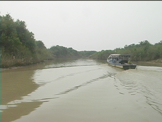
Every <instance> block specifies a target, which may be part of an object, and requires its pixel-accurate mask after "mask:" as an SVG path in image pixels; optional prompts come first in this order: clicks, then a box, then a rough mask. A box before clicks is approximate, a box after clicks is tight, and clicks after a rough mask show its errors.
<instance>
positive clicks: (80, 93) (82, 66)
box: [0, 59, 162, 122]
mask: <svg viewBox="0 0 162 122" xmlns="http://www.w3.org/2000/svg"><path fill="white" fill-rule="evenodd" d="M161 96H162V67H157V66H139V65H138V66H137V69H130V70H122V69H118V68H115V67H111V66H109V65H108V64H107V63H106V61H105V62H98V61H95V60H90V59H79V60H71V61H50V62H45V63H41V64H37V65H32V66H27V67H21V68H15V69H9V70H3V71H1V106H0V107H1V121H2V122H162V97H161Z"/></svg>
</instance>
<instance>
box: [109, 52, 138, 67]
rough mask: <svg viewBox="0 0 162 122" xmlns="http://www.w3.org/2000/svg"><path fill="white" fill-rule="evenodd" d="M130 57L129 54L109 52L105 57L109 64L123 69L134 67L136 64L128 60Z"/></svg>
mask: <svg viewBox="0 0 162 122" xmlns="http://www.w3.org/2000/svg"><path fill="white" fill-rule="evenodd" d="M130 57H131V55H130V54H111V55H109V57H108V58H107V62H108V63H109V64H110V65H111V66H115V67H118V68H122V69H124V70H127V69H135V68H136V64H132V63H131V62H130Z"/></svg>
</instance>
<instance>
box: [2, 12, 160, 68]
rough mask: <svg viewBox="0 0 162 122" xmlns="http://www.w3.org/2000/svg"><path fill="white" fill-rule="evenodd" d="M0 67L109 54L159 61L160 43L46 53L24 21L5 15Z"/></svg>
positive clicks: (56, 49)
mask: <svg viewBox="0 0 162 122" xmlns="http://www.w3.org/2000/svg"><path fill="white" fill-rule="evenodd" d="M0 49H1V50H0V56H1V57H0V59H1V63H0V67H11V66H20V65H28V64H33V63H38V62H42V61H45V60H52V59H58V58H69V59H71V58H92V59H99V60H106V59H107V57H108V56H109V55H110V54H115V53H119V54H131V55H132V60H134V61H148V60H156V59H162V41H160V42H159V43H156V44H154V45H153V44H151V43H149V41H147V40H145V41H141V42H140V43H139V44H131V45H126V46H124V48H116V49H114V50H102V51H98V52H97V51H77V50H74V49H73V48H67V47H63V46H59V45H56V46H52V47H51V48H49V49H47V48H46V47H45V45H44V43H43V42H42V41H41V40H36V39H35V38H34V34H33V33H32V32H30V31H29V30H28V29H27V27H26V24H25V22H24V21H21V20H19V19H17V20H16V21H14V20H13V18H12V17H11V16H10V15H9V14H6V15H4V16H0Z"/></svg>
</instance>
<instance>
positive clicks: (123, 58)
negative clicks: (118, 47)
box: [108, 54, 131, 64]
mask: <svg viewBox="0 0 162 122" xmlns="http://www.w3.org/2000/svg"><path fill="white" fill-rule="evenodd" d="M130 57H131V55H130V54H111V55H110V56H109V57H108V60H112V61H113V62H114V63H115V62H118V63H121V64H124V63H128V61H130Z"/></svg>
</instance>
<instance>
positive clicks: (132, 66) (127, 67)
mask: <svg viewBox="0 0 162 122" xmlns="http://www.w3.org/2000/svg"><path fill="white" fill-rule="evenodd" d="M107 62H108V61H107ZM108 64H109V65H111V66H114V67H117V68H121V69H124V70H128V69H135V68H136V64H127V63H126V64H119V63H111V62H108Z"/></svg>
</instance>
